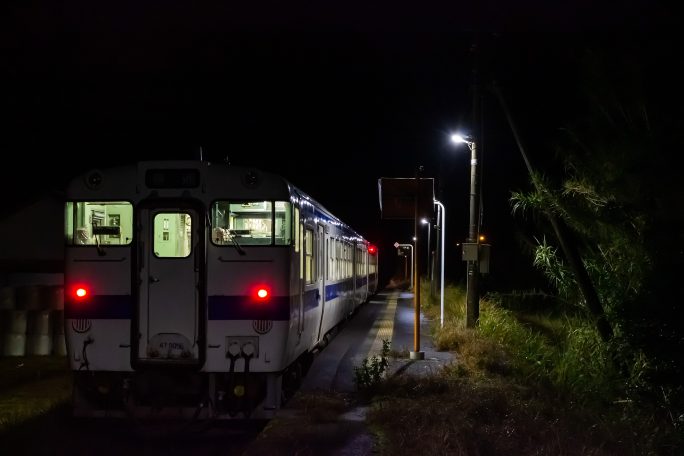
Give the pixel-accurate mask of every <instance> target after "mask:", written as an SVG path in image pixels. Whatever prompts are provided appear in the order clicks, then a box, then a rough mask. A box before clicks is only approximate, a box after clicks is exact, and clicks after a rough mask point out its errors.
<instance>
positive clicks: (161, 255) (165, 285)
mask: <svg viewBox="0 0 684 456" xmlns="http://www.w3.org/2000/svg"><path fill="white" fill-rule="evenodd" d="M202 214H203V212H202V210H201V209H198V208H193V207H190V206H188V207H181V208H179V206H173V207H143V208H141V209H140V211H139V216H138V221H139V224H140V225H139V230H140V235H139V240H140V241H139V244H138V273H139V279H138V284H139V286H138V296H137V297H138V307H137V314H136V316H135V317H136V321H135V322H134V324H135V323H137V334H138V340H137V343H136V341H134V347H135V348H136V353H135V356H136V359H134V365H135V364H136V363H152V364H158V363H161V364H165V365H168V364H171V365H174V364H178V365H194V364H200V365H201V364H202V363H203V362H204V350H203V348H200V347H203V346H204V343H203V341H204V340H205V337H204V328H205V325H204V324H203V321H204V319H203V316H204V313H205V312H204V308H205V306H204V305H203V302H204V296H203V295H204V293H203V291H202V290H203V289H204V288H203V287H202V286H201V284H202V282H203V280H204V270H203V265H204V262H205V261H204V236H203V235H202V233H204V229H203V228H204V223H203V222H204V217H203V216H202Z"/></svg>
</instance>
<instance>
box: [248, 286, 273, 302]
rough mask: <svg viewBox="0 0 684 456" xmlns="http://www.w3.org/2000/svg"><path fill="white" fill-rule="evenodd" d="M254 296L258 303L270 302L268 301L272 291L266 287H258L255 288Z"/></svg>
mask: <svg viewBox="0 0 684 456" xmlns="http://www.w3.org/2000/svg"><path fill="white" fill-rule="evenodd" d="M252 296H253V297H254V300H255V301H257V302H264V301H268V299H269V298H270V297H271V289H270V288H269V287H267V286H265V285H258V286H256V287H254V289H253V291H252Z"/></svg>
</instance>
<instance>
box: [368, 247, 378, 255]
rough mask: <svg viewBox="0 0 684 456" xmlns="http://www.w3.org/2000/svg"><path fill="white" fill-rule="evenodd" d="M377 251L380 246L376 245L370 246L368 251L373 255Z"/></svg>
mask: <svg viewBox="0 0 684 456" xmlns="http://www.w3.org/2000/svg"><path fill="white" fill-rule="evenodd" d="M377 251H378V248H377V247H376V246H374V245H369V246H368V253H370V254H371V255H375V254H376V253H377Z"/></svg>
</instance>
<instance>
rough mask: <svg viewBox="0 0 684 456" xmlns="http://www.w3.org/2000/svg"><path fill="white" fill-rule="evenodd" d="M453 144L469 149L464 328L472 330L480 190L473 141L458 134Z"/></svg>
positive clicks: (477, 301) (477, 300) (476, 294)
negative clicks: (463, 144)
mask: <svg viewBox="0 0 684 456" xmlns="http://www.w3.org/2000/svg"><path fill="white" fill-rule="evenodd" d="M451 141H452V142H453V143H456V144H458V143H465V144H467V145H468V148H469V149H470V227H469V229H468V244H469V245H468V246H466V245H465V244H464V246H463V248H464V249H466V248H470V249H472V250H474V251H470V252H468V254H467V255H465V256H466V257H467V259H466V261H467V262H468V282H467V291H466V327H467V328H474V327H475V326H476V325H477V324H478V320H479V318H480V298H479V292H478V284H477V282H478V255H479V242H480V240H479V238H480V233H479V231H480V224H479V217H478V213H479V207H478V206H479V202H480V194H479V193H480V188H479V180H478V173H477V145H476V144H475V142H474V141H469V140H468V139H466V138H464V137H463V136H461V135H459V134H454V135H451Z"/></svg>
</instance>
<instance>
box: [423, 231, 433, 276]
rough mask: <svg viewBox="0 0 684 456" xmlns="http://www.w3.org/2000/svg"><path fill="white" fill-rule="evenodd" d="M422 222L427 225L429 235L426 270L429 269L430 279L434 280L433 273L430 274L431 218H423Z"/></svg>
mask: <svg viewBox="0 0 684 456" xmlns="http://www.w3.org/2000/svg"><path fill="white" fill-rule="evenodd" d="M420 223H422V224H423V225H427V228H428V237H427V263H425V266H426V270H427V275H428V279H429V280H432V275H431V274H430V265H431V264H432V262H431V261H430V231H431V229H430V220H428V219H426V218H422V219H420Z"/></svg>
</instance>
